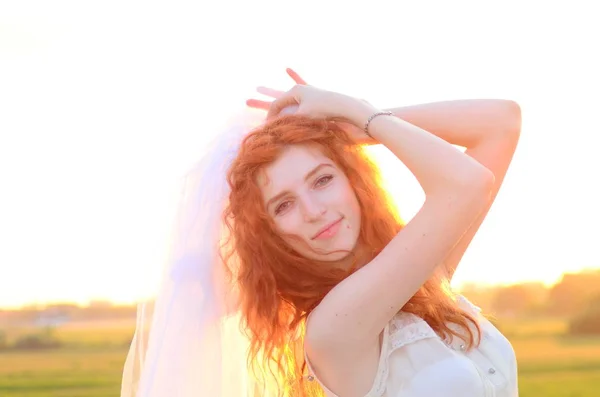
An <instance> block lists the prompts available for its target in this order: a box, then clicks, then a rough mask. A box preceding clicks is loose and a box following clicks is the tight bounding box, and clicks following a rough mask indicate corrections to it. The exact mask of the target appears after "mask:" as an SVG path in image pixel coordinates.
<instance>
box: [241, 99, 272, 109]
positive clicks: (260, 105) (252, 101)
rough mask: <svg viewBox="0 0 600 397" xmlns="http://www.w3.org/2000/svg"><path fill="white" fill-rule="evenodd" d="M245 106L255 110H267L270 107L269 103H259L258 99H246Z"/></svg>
mask: <svg viewBox="0 0 600 397" xmlns="http://www.w3.org/2000/svg"><path fill="white" fill-rule="evenodd" d="M246 105H248V106H249V107H251V108H255V109H262V110H269V108H270V107H271V102H269V101H261V100H260V99H248V100H247V101H246Z"/></svg>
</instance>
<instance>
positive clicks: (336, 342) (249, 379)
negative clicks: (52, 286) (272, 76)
mask: <svg viewBox="0 0 600 397" xmlns="http://www.w3.org/2000/svg"><path fill="white" fill-rule="evenodd" d="M289 73H290V75H291V76H292V77H293V78H294V79H295V80H296V83H298V85H296V86H295V87H294V88H292V89H291V90H290V91H287V92H277V91H274V90H266V89H263V90H262V91H263V93H267V94H270V95H272V96H274V97H276V99H275V101H274V102H273V103H266V102H261V101H256V100H251V101H249V102H248V104H249V105H250V106H252V107H258V108H264V109H268V114H267V118H266V120H265V121H264V122H261V123H260V124H259V125H258V126H255V127H254V128H251V129H250V132H249V133H247V129H244V128H242V129H241V130H240V129H235V128H234V130H236V134H231V136H234V135H236V138H232V139H231V140H229V141H228V143H227V144H225V145H224V146H223V147H228V148H230V149H231V148H233V147H234V146H235V148H233V149H231V150H222V151H217V150H213V151H211V152H209V153H208V156H207V157H206V158H209V159H212V161H209V162H208V163H205V164H203V165H201V166H199V167H198V168H197V169H196V171H195V172H192V173H191V174H190V175H192V176H193V177H190V178H189V179H190V181H191V186H192V188H191V189H190V190H188V192H191V193H192V194H187V195H186V196H185V197H186V203H187V204H184V205H182V207H183V208H187V209H186V210H185V211H183V212H182V216H181V217H180V221H179V227H178V229H177V234H176V239H175V245H174V248H173V254H172V256H171V259H170V261H169V262H170V263H171V265H170V266H169V267H168V273H167V274H166V277H165V280H166V281H165V283H164V284H163V288H162V290H161V292H160V294H159V297H158V299H157V301H156V307H155V311H154V318H153V323H152V330H151V332H150V337H149V342H148V348H147V350H146V348H145V346H144V345H145V341H140V338H141V336H142V335H143V334H144V333H143V332H142V331H140V328H138V332H137V334H136V340H134V347H135V348H136V349H132V351H134V350H135V351H136V352H146V351H147V356H146V357H145V359H143V360H142V359H137V360H138V364H137V365H139V367H140V369H139V370H136V369H135V365H134V364H132V362H134V363H135V361H136V356H135V354H134V353H132V354H131V355H130V357H129V358H128V365H127V368H126V379H125V382H124V385H126V384H131V381H130V377H131V376H133V378H137V377H140V378H141V380H140V384H139V385H138V384H137V383H136V384H135V385H134V386H131V387H130V389H131V390H138V391H139V394H138V395H142V396H167V395H169V396H171V395H173V396H186V397H187V396H193V395H197V396H204V395H211V396H240V395H254V396H263V395H287V396H309V395H325V396H328V397H335V396H339V397H365V396H367V397H375V396H377V397H381V396H385V397H416V396H445V397H454V396H457V397H458V396H481V397H484V396H500V397H509V396H510V397H513V396H517V395H518V392H517V375H516V360H515V356H514V352H513V350H512V348H511V346H510V343H509V342H508V340H506V338H504V337H503V336H502V335H501V334H500V333H499V331H498V330H497V329H496V328H494V326H493V325H492V324H491V323H490V322H489V321H487V320H486V319H485V318H484V317H483V316H482V315H481V314H480V313H479V311H478V309H477V308H476V307H475V306H473V305H472V304H470V303H469V302H468V301H467V300H466V299H465V298H464V297H461V296H456V295H454V294H453V293H452V292H451V291H450V290H449V288H447V284H448V281H449V280H450V279H451V277H452V275H453V273H454V271H455V269H456V267H457V265H458V263H459V261H460V259H461V257H462V256H463V254H464V252H465V250H466V248H467V246H468V245H469V243H470V242H471V240H472V239H473V237H474V235H475V233H476V231H477V229H478V228H479V226H480V224H481V222H482V220H483V218H484V217H485V215H486V213H487V212H488V210H489V207H490V205H491V203H492V201H493V200H494V198H495V196H496V194H497V192H498V189H499V187H500V185H501V183H502V180H503V178H504V175H505V173H506V170H507V168H508V166H509V163H510V161H511V158H512V155H513V152H514V150H515V148H516V144H517V141H518V137H519V132H520V109H519V107H518V105H517V104H515V103H514V102H511V101H504V100H473V101H455V102H443V103H435V104H427V105H419V106H413V107H408V108H400V109H392V110H390V111H382V110H380V109H377V108H376V107H374V106H372V105H371V104H369V103H367V102H365V101H363V100H359V99H356V98H353V97H350V96H347V95H343V94H340V93H335V92H331V91H326V90H322V89H318V88H315V87H312V86H308V85H305V84H304V81H303V80H301V78H300V77H299V76H297V74H295V73H294V72H293V71H289ZM290 113H293V114H290ZM228 139H229V138H228ZM240 141H241V143H240ZM231 142H238V143H239V146H236V145H235V144H231ZM368 142H371V143H374V142H378V143H380V144H383V145H385V146H386V147H387V148H388V149H389V150H390V151H391V152H392V153H394V154H395V155H396V156H397V157H398V158H399V159H400V160H401V161H402V162H403V163H404V164H405V165H406V166H407V167H408V168H409V170H410V171H411V172H412V173H413V174H414V175H415V177H416V178H417V180H418V181H419V183H420V184H421V186H422V188H423V190H424V192H425V195H426V199H425V203H424V204H423V206H422V208H421V209H420V211H419V212H418V213H417V214H416V215H415V216H414V217H413V218H412V219H411V220H410V222H408V223H407V224H405V225H404V224H402V223H401V222H400V221H399V219H398V218H397V216H396V215H395V214H394V213H393V211H391V210H390V206H389V201H388V197H387V195H386V192H385V190H384V189H383V187H382V185H381V183H380V182H381V181H380V177H379V174H378V171H377V169H376V167H375V166H374V165H373V164H372V163H371V162H370V161H369V160H368V158H367V156H366V155H365V153H364V152H363V147H362V146H361V145H360V144H361V143H368ZM452 144H456V145H460V146H463V147H466V153H463V152H461V151H459V150H457V149H456V148H455V147H453V146H452ZM228 145H229V146H228ZM215 158H220V159H223V160H222V161H221V160H220V161H219V162H217V164H218V166H215V163H214V159H215ZM225 171H226V173H227V174H226V175H225V174H224V172H225ZM225 177H226V180H227V185H226V187H225V188H223V186H224V185H223V184H221V185H219V184H218V183H216V182H215V181H218V180H225ZM219 186H220V188H218V187H219ZM220 202H221V203H222V204H223V205H222V206H220V207H219V203H220ZM207 203H209V204H212V205H211V206H207V205H206V204H207ZM215 209H220V210H219V211H216V212H215V211H214V210H215ZM221 212H222V213H223V217H222V218H221V216H220V214H221ZM222 226H224V227H222ZM211 264H213V265H211ZM223 270H225V271H223ZM226 319H229V320H231V319H235V321H233V323H236V321H239V323H240V324H241V325H242V329H243V331H244V333H243V336H244V337H245V340H246V341H247V343H248V344H247V346H246V345H237V347H234V346H233V343H234V340H236V339H235V337H234V336H233V335H234V334H235V331H231V330H232V329H233V330H234V329H235V328H227V327H226V326H225V325H224V324H225V323H226V321H227V320H226ZM236 335H238V336H239V335H241V334H239V333H238V334H236ZM237 340H238V341H239V340H241V338H237ZM239 346H241V347H239ZM246 348H247V349H246ZM234 351H235V352H237V353H239V352H244V353H246V352H247V358H248V364H249V365H248V367H249V368H250V369H251V371H250V373H251V375H250V376H247V374H244V373H245V370H246V369H247V366H246V365H244V363H242V365H240V363H239V362H238V363H237V365H238V367H235V362H234V361H232V360H231V357H230V356H235V353H233V352H234ZM228 358H229V361H228ZM136 371H138V372H140V373H141V375H136V374H133V375H127V373H129V374H131V373H133V372H136ZM242 385H243V386H242ZM125 389H126V388H125V387H124V393H125V394H123V395H126V393H131V390H125Z"/></svg>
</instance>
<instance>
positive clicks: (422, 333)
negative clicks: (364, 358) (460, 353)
mask: <svg viewBox="0 0 600 397" xmlns="http://www.w3.org/2000/svg"><path fill="white" fill-rule="evenodd" d="M437 337H438V336H437V334H436V333H435V331H434V330H433V329H432V328H431V327H430V326H429V325H428V324H427V323H426V322H425V320H423V319H422V318H420V317H417V316H415V315H414V314H411V313H403V312H401V313H399V314H397V315H396V316H395V317H394V318H393V319H392V321H390V323H389V324H388V325H387V326H386V328H385V331H384V334H383V343H382V346H381V358H380V360H379V370H378V371H377V375H376V377H375V381H374V382H373V387H372V388H371V390H370V391H369V393H367V395H366V396H365V397H381V396H382V395H383V393H384V392H385V389H386V382H387V378H388V376H389V371H390V367H389V358H390V355H391V354H392V353H393V352H394V351H395V350H397V349H400V348H401V347H403V346H405V345H408V344H410V343H414V342H417V341H419V340H422V339H427V338H437Z"/></svg>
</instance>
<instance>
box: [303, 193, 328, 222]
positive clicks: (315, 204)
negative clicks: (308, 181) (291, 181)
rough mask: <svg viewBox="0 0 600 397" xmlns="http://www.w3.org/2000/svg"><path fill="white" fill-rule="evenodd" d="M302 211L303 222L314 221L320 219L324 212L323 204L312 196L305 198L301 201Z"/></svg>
mask: <svg viewBox="0 0 600 397" xmlns="http://www.w3.org/2000/svg"><path fill="white" fill-rule="evenodd" d="M302 211H303V215H304V221H305V222H314V221H315V220H318V219H320V218H321V217H322V216H323V215H324V214H325V212H326V209H325V206H324V205H322V204H321V203H320V202H319V201H318V200H315V199H314V198H305V199H304V200H303V201H302Z"/></svg>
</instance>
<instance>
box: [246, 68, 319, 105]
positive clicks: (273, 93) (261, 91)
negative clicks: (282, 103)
mask: <svg viewBox="0 0 600 397" xmlns="http://www.w3.org/2000/svg"><path fill="white" fill-rule="evenodd" d="M285 71H286V73H287V74H288V76H290V77H291V78H292V80H294V82H295V83H296V84H299V85H308V84H307V83H306V81H305V80H304V79H303V78H302V77H300V75H299V74H298V73H296V72H295V71H293V70H292V69H290V68H287V69H286V70H285ZM256 91H258V93H259V94H263V95H266V96H268V97H271V98H273V99H277V98H279V97H280V96H281V95H283V94H284V92H285V91H279V90H274V89H272V88H268V87H258V88H257V89H256ZM271 103H272V101H261V100H260V99H248V100H247V101H246V105H248V106H250V107H251V108H255V109H262V110H267V111H268V110H269V108H270V107H271Z"/></svg>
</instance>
